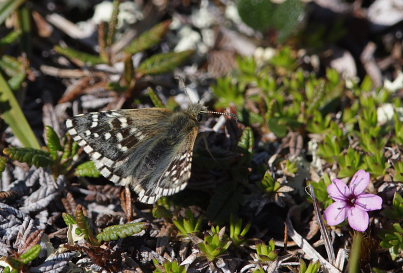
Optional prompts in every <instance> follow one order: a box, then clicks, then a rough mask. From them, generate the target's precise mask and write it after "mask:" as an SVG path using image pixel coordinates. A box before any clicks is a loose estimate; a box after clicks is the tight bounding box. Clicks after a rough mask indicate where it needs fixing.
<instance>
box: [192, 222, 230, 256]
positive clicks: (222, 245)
mask: <svg viewBox="0 0 403 273" xmlns="http://www.w3.org/2000/svg"><path fill="white" fill-rule="evenodd" d="M231 243H232V242H231V241H230V240H229V239H228V236H226V235H225V227H223V228H222V229H220V227H219V226H216V227H212V228H211V231H210V232H209V233H208V234H207V235H205V236H204V240H203V242H202V243H199V244H198V247H199V249H200V250H201V251H202V252H203V254H204V255H205V256H206V258H207V259H208V260H209V261H214V260H215V259H216V258H218V257H219V256H221V255H223V254H224V253H225V252H226V251H227V250H228V248H229V247H230V245H231Z"/></svg>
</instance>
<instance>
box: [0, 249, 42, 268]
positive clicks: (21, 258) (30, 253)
mask: <svg viewBox="0 0 403 273" xmlns="http://www.w3.org/2000/svg"><path fill="white" fill-rule="evenodd" d="M41 250H42V247H41V246H40V245H34V246H33V247H31V248H30V249H28V250H27V251H25V252H24V253H22V254H21V255H18V256H16V257H14V256H8V257H3V258H1V259H0V262H4V263H5V264H8V266H5V268H4V270H3V272H7V273H19V272H27V271H26V270H27V265H28V264H29V263H30V262H32V261H33V260H35V259H36V258H38V256H39V253H40V252H41ZM4 263H3V264H4Z"/></svg>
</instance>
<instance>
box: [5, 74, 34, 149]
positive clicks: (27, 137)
mask: <svg viewBox="0 0 403 273" xmlns="http://www.w3.org/2000/svg"><path fill="white" fill-rule="evenodd" d="M0 112H1V113H2V115H1V117H2V118H3V119H4V121H5V122H6V123H7V124H8V125H9V126H10V127H11V129H12V130H13V133H14V135H15V136H16V137H17V138H18V139H19V141H21V143H22V145H24V146H25V147H31V148H36V149H39V148H40V147H41V146H40V145H39V142H38V140H37V139H36V136H35V134H34V132H33V131H32V129H31V127H30V126H29V124H28V122H27V119H26V118H25V116H24V114H23V112H22V110H21V107H20V105H19V104H18V102H17V100H16V99H15V96H14V94H13V92H12V91H11V89H10V87H9V85H8V84H7V82H6V81H5V79H4V77H3V75H1V74H0Z"/></svg>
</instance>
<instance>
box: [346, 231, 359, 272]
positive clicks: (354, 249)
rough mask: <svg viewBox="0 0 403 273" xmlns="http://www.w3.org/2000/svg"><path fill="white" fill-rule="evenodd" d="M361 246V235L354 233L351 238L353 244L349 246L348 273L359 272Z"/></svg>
mask: <svg viewBox="0 0 403 273" xmlns="http://www.w3.org/2000/svg"><path fill="white" fill-rule="evenodd" d="M361 245H362V233H361V232H355V233H354V237H353V244H352V246H351V255H350V259H349V261H348V272H349V273H359V272H360V260H361Z"/></svg>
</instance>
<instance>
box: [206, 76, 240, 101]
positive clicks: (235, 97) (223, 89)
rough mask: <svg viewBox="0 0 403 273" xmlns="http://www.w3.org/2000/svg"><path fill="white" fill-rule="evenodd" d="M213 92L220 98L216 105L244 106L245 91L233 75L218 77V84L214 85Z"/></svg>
mask: <svg viewBox="0 0 403 273" xmlns="http://www.w3.org/2000/svg"><path fill="white" fill-rule="evenodd" d="M213 92H214V94H215V95H216V96H217V99H218V102H217V103H216V107H228V106H231V104H235V105H236V106H237V107H240V108H242V107H243V104H244V92H245V91H244V89H243V88H242V87H240V86H239V84H237V83H236V82H235V81H234V79H233V78H232V77H225V78H220V79H218V80H217V83H216V85H215V86H213Z"/></svg>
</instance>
